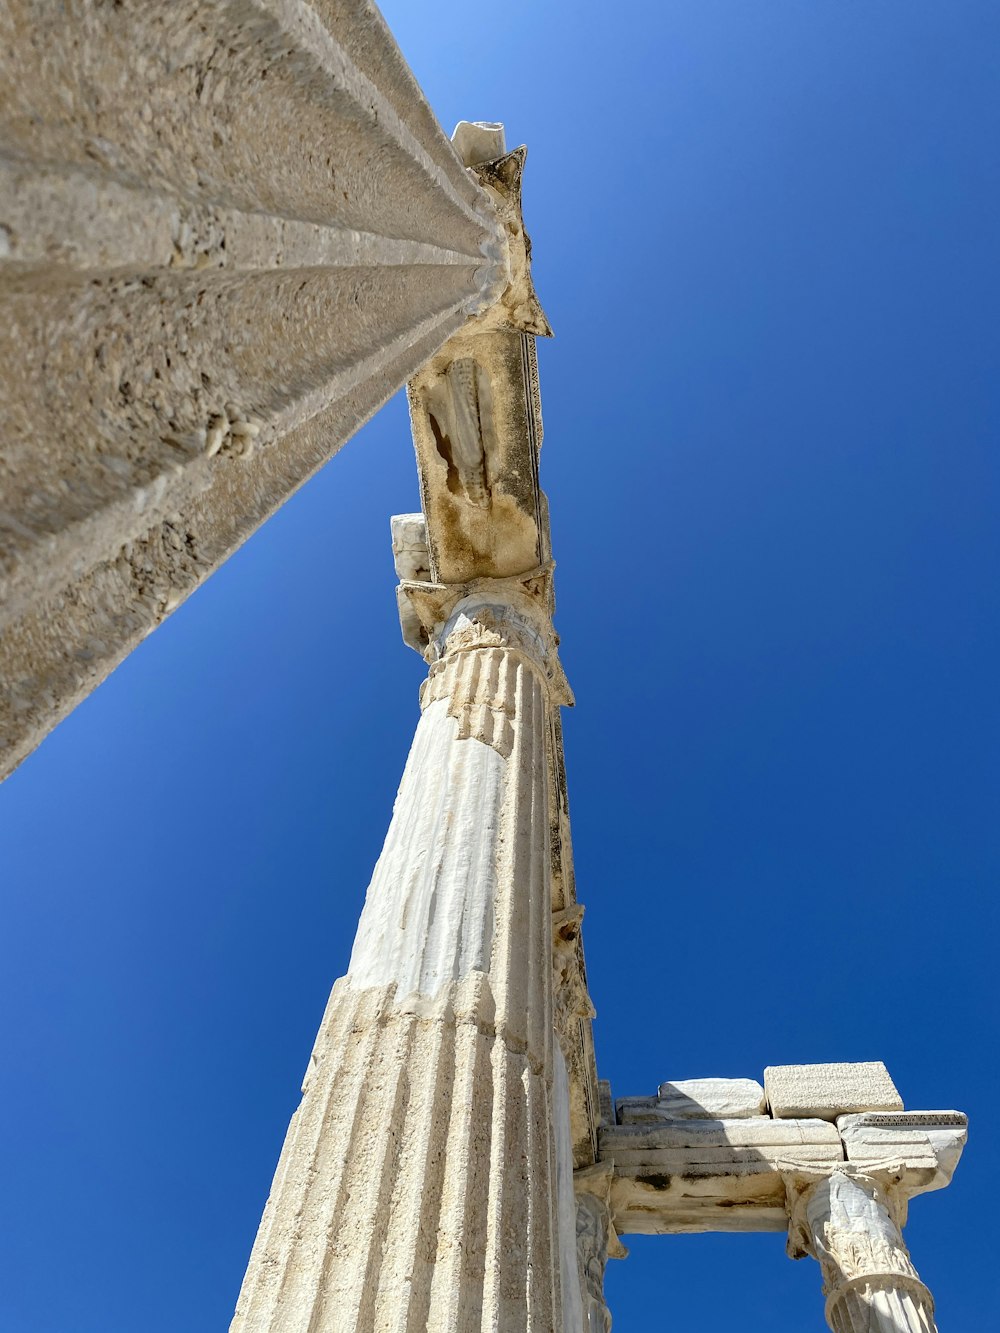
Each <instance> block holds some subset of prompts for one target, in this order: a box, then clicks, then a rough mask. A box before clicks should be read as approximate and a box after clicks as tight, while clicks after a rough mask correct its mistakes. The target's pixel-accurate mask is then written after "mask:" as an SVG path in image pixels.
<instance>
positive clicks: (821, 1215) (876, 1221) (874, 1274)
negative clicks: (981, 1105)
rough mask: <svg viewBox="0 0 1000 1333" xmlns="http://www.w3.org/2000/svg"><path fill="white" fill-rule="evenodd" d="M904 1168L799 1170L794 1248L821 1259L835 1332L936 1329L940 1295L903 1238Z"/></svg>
mask: <svg viewBox="0 0 1000 1333" xmlns="http://www.w3.org/2000/svg"><path fill="white" fill-rule="evenodd" d="M902 1174H903V1172H902V1168H900V1169H899V1170H895V1169H894V1168H893V1165H892V1164H886V1165H885V1166H883V1167H882V1168H871V1169H869V1168H865V1169H864V1170H859V1169H857V1168H855V1167H852V1166H850V1164H847V1163H845V1164H844V1166H843V1167H839V1168H837V1169H836V1170H834V1171H833V1172H831V1173H830V1174H822V1175H819V1176H818V1178H817V1176H816V1175H813V1174H812V1173H806V1172H801V1171H799V1172H795V1173H794V1174H793V1176H792V1179H791V1180H790V1182H789V1184H788V1189H789V1198H790V1214H791V1225H790V1228H789V1254H791V1256H792V1257H793V1258H801V1257H802V1256H803V1255H804V1254H811V1255H812V1256H813V1258H815V1259H817V1260H818V1261H819V1265H820V1269H821V1271H822V1274H823V1292H824V1294H825V1296H826V1320H827V1323H828V1324H829V1325H830V1327H831V1329H833V1333H936V1329H937V1325H936V1323H935V1322H934V1301H933V1299H932V1297H931V1293H930V1292H929V1291H928V1289H927V1287H926V1286H925V1285H924V1283H923V1282H921V1280H920V1278H919V1276H918V1274H917V1270H916V1269H915V1268H914V1266H913V1263H912V1262H911V1260H910V1254H909V1251H908V1250H907V1248H906V1245H905V1244H904V1242H903V1235H902V1230H901V1227H902V1223H903V1221H904V1219H905V1211H904V1209H905V1200H904V1199H903V1198H902V1196H901V1195H900V1194H899V1192H898V1191H897V1190H896V1189H895V1188H894V1187H895V1186H897V1185H898V1183H899V1181H900V1179H901V1176H902Z"/></svg>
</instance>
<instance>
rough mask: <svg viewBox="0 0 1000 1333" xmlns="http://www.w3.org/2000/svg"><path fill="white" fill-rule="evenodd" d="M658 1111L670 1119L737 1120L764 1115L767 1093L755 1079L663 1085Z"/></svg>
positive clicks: (726, 1079)
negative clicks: (765, 1094) (765, 1093)
mask: <svg viewBox="0 0 1000 1333" xmlns="http://www.w3.org/2000/svg"><path fill="white" fill-rule="evenodd" d="M657 1104H658V1107H659V1109H660V1110H661V1111H662V1112H663V1114H664V1115H667V1116H670V1117H671V1118H675V1119H676V1118H678V1117H685V1118H686V1117H692V1118H694V1119H708V1120H735V1119H740V1118H742V1117H744V1116H752V1115H764V1113H765V1112H764V1089H763V1088H762V1087H761V1085H760V1084H759V1083H758V1082H756V1080H755V1079H752V1078H691V1079H684V1080H682V1081H680V1082H676V1083H661V1084H660V1087H659V1095H658V1098H657Z"/></svg>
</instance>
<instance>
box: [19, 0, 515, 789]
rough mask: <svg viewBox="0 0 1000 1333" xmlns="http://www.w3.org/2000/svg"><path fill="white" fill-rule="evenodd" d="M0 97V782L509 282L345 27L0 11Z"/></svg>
mask: <svg viewBox="0 0 1000 1333" xmlns="http://www.w3.org/2000/svg"><path fill="white" fill-rule="evenodd" d="M0 85H2V87H3V90H4V91H3V96H2V98H0V140H2V143H3V151H2V154H0V315H2V318H0V353H2V358H3V365H4V382H5V388H6V391H5V393H4V395H3V397H2V399H0V676H2V677H3V680H4V685H5V688H4V691H3V692H2V696H0V776H2V775H3V774H5V773H6V772H7V771H9V769H10V768H12V767H13V766H14V765H16V764H17V763H18V762H19V761H20V760H21V759H22V758H23V757H24V756H25V755H26V754H27V753H29V752H30V750H31V749H32V748H33V747H34V746H35V745H37V744H38V742H39V741H40V740H41V738H42V737H43V736H44V735H45V734H46V732H47V731H48V730H49V729H50V728H51V727H52V726H53V725H54V724H55V723H56V722H57V721H58V720H59V719H60V718H61V717H62V716H63V715H64V714H65V713H66V712H68V711H69V709H71V708H72V707H74V705H75V704H76V703H77V702H79V700H80V699H81V698H83V697H84V696H85V695H86V694H87V693H88V692H89V691H90V690H91V689H93V688H94V686H95V685H97V684H98V683H99V682H100V681H101V680H102V679H103V678H104V677H105V676H106V675H107V674H108V672H109V671H111V670H112V669H113V668H114V666H115V665H116V664H117V663H118V662H120V661H121V659H122V658H123V657H124V656H125V655H126V654H127V653H128V652H129V651H130V650H131V649H132V648H133V647H134V646H135V645H136V644H137V643H138V642H139V641H140V640H141V639H142V638H143V637H144V636H145V635H147V634H148V633H150V631H151V630H153V629H154V628H155V627H156V626H157V625H158V624H160V623H161V622H162V620H163V619H164V618H165V617H166V616H168V615H169V614H170V613H171V612H172V611H173V610H174V609H175V608H176V607H177V606H178V605H179V603H180V602H181V601H183V600H184V599H185V598H186V597H187V596H188V595H189V594H190V593H191V591H192V590H193V589H194V588H195V587H197V585H198V584H199V583H200V582H201V581H202V580H203V579H204V578H206V577H207V576H208V575H209V574H210V573H211V572H212V570H213V569H215V568H216V567H217V566H218V565H219V564H220V563H221V562H222V561H223V560H225V559H226V557H227V556H228V555H229V554H230V553H231V552H232V551H233V550H234V549H235V548H236V547H237V546H239V545H240V543H241V542H243V541H244V540H245V539H246V538H247V537H248V536H249V535H250V534H251V533H252V532H253V531H254V530H255V529H256V528H257V527H258V526H259V524H260V523H262V522H263V521H264V520H265V519H266V518H267V517H268V515H270V514H271V513H272V512H273V511H274V510H275V509H276V508H277V507H278V506H279V505H280V504H281V503H282V502H283V501H284V500H285V499H287V498H288V496H289V495H290V494H291V493H292V492H293V491H294V490H295V489H296V488H297V487H298V486H300V485H301V484H302V483H303V482H304V481H305V480H306V479H307V478H308V477H309V476H311V475H312V474H313V473H314V472H315V471H316V470H317V468H319V467H320V466H322V464H323V463H325V462H326V461H327V460H328V459H329V458H330V457H331V456H332V455H333V454H334V453H335V452H336V451H337V449H338V448H339V447H340V445H341V444H342V443H343V441H344V440H345V439H347V438H348V437H349V436H350V435H351V434H352V433H353V432H354V431H355V430H356V429H357V428H358V426H360V425H361V423H362V422H363V421H365V420H366V419H367V418H368V417H369V416H370V415H371V414H372V413H373V412H374V411H375V410H376V408H378V407H379V406H380V405H381V404H382V403H383V402H384V401H385V400H386V399H387V398H388V397H389V396H390V395H391V394H392V393H393V392H394V391H395V390H396V389H397V388H399V387H400V385H401V384H402V383H403V382H404V381H405V380H406V379H407V378H408V377H409V376H410V375H412V374H413V373H414V371H415V370H416V369H417V368H418V367H419V366H421V365H422V364H423V363H424V362H426V361H427V359H428V358H429V357H430V356H431V355H432V354H433V353H434V352H435V351H436V350H437V349H438V348H439V347H440V346H441V344H442V343H443V342H444V341H445V339H446V338H448V337H449V336H450V335H451V334H452V333H454V332H455V331H456V330H458V329H460V328H461V327H462V326H463V325H464V323H465V321H466V319H467V317H468V316H469V314H470V312H474V311H478V310H482V309H484V308H485V307H486V306H488V305H489V304H490V303H491V302H493V301H495V300H496V299H497V298H498V297H499V296H500V295H501V294H502V292H503V290H504V289H505V288H506V286H507V285H508V284H509V277H510V255H509V253H508V247H507V241H506V235H507V231H506V225H505V223H504V222H503V221H502V220H501V219H500V218H499V216H498V214H497V211H496V209H495V207H494V206H493V203H492V202H491V194H490V192H489V190H486V189H483V188H482V187H481V186H480V185H479V184H478V183H477V181H475V180H474V179H473V178H471V177H470V175H469V173H468V172H467V170H466V168H465V166H464V165H463V163H462V162H461V161H460V160H459V158H458V156H457V155H456V153H455V151H454V150H453V149H452V147H451V146H450V144H449V143H448V140H447V139H446V138H445V136H444V135H443V133H442V132H441V129H440V127H439V126H438V124H437V122H436V121H435V119H434V117H433V115H432V113H431V112H430V110H429V108H428V106H427V103H426V101H425V100H424V98H423V95H422V93H421V92H420V89H419V88H418V86H417V85H416V83H415V81H414V79H413V77H412V75H411V73H410V71H409V70H408V68H407V66H406V64H405V62H404V61H403V59H402V57H401V55H400V53H399V51H398V49H397V48H396V45H395V43H394V42H393V40H392V37H391V35H390V34H389V32H388V30H387V29H386V27H385V24H384V22H383V21H382V19H381V16H380V15H379V13H378V11H377V10H376V9H375V7H374V6H373V5H372V4H369V3H366V0H346V2H345V3H337V4H333V3H330V0H318V2H317V3H313V4H306V3H304V0H283V3H277V2H276V0H241V3H233V4H225V5H212V6H207V7H206V6H197V5H184V4H158V3H151V2H150V0H139V2H138V3H133V4H128V5H112V4H103V3H99V0H81V3H79V4H76V5H73V6H70V7H69V8H67V7H65V6H53V5H51V4H46V3H44V0H13V2H12V3H10V4H7V5H4V6H2V7H0ZM522 248H523V247H522ZM518 262H520V258H519V261H518Z"/></svg>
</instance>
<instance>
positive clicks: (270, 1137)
mask: <svg viewBox="0 0 1000 1333" xmlns="http://www.w3.org/2000/svg"><path fill="white" fill-rule="evenodd" d="M384 11H385V13H386V17H387V18H388V21H389V23H390V26H391V27H392V29H393V31H394V32H395V34H396V37H397V40H398V41H399V43H400V46H401V47H402V50H403V52H404V54H405V55H406V56H407V58H408V59H409V61H410V63H411V65H412V66H413V68H414V70H415V72H416V74H417V76H418V78H419V79H420V81H421V83H422V85H423V87H424V88H425V90H426V92H427V95H428V97H429V100H430V102H431V104H432V105H433V106H434V108H435V110H436V111H437V113H438V115H439V117H440V119H441V121H442V122H443V124H444V125H445V127H446V129H447V130H448V131H449V132H450V130H451V127H452V125H453V124H454V122H455V121H456V120H458V119H460V118H463V117H464V118H469V119H502V120H504V121H506V123H507V126H508V142H509V143H510V144H511V145H515V144H518V143H521V142H526V143H527V144H528V145H529V161H528V167H527V177H526V212H527V218H528V225H529V228H530V230H531V232H532V234H533V238H534V242H535V259H536V267H535V273H536V280H537V286H538V289H539V292H540V294H541V297H542V300H543V302H544V305H545V308H546V310H547V312H548V314H549V317H550V319H551V321H552V324H553V326H554V328H555V330H556V334H557V337H556V339H555V340H554V341H553V342H552V343H551V344H547V345H544V346H542V347H541V348H540V360H541V373H542V391H543V403H544V415H545V425H546V438H545V447H544V451H543V457H542V471H543V484H544V486H545V488H546V490H547V492H548V494H549V497H550V502H551V508H552V526H553V539H554V546H555V553H556V557H557V560H558V562H559V569H558V575H557V579H558V584H557V587H558V596H559V607H558V627H559V630H560V632H561V634H562V636H563V645H564V661H565V665H566V668H567V671H568V673H569V676H570V679H571V681H572V683H573V686H574V688H575V691H576V696H577V701H578V703H577V707H576V709H575V710H574V711H572V712H571V713H569V714H568V715H567V716H566V718H565V730H566V749H567V759H568V764H569V775H570V795H571V801H572V811H573V820H574V823H573V827H574V841H575V848H576V858H577V874H578V881H579V893H580V898H581V900H582V901H583V902H584V903H585V904H586V906H587V917H586V922H585V940H586V945H587V958H588V966H589V974H590V980H591V987H592V991H593V997H594V1001H595V1003H596V1005H597V1009H598V1015H599V1016H598V1020H597V1023H596V1028H595V1031H596V1040H597V1050H598V1061H599V1066H600V1070H601V1073H602V1074H603V1075H604V1076H605V1077H607V1078H610V1079H611V1081H612V1084H613V1088H614V1092H615V1094H616V1095H619V1096H621V1095H626V1094H640V1093H650V1092H652V1091H653V1090H654V1089H655V1087H656V1085H657V1084H658V1083H659V1082H660V1081H662V1080H665V1079H672V1078H684V1077H692V1076H697V1075H727V1076H739V1075H750V1076H754V1077H759V1076H760V1073H761V1071H762V1070H763V1068H764V1066H765V1065H766V1064H779V1063H789V1062H796V1061H820V1060H867V1059H884V1060H885V1061H886V1063H887V1064H888V1066H889V1069H890V1071H891V1072H892V1074H893V1075H894V1077H895V1080H896V1082H897V1084H898V1086H899V1088H900V1091H901V1092H902V1094H903V1097H904V1099H905V1100H906V1103H907V1105H908V1106H911V1107H914V1108H939V1107H952V1106H955V1107H958V1108H961V1109H963V1110H967V1111H968V1112H969V1113H970V1115H971V1116H972V1141H971V1144H970V1147H969V1148H968V1150H967V1153H966V1157H965V1160H964V1161H963V1163H962V1165H961V1167H960V1168H959V1172H958V1175H957V1177H956V1180H955V1183H954V1184H953V1186H952V1187H951V1188H950V1189H949V1190H947V1191H945V1192H944V1193H942V1194H938V1195H931V1196H928V1197H926V1198H923V1199H918V1200H917V1201H916V1202H915V1203H914V1205H913V1208H912V1212H911V1222H910V1226H909V1228H908V1239H909V1242H910V1245H911V1248H912V1250H913V1254H914V1259H915V1261H916V1263H917V1266H918V1268H919V1269H920V1271H921V1272H922V1274H923V1275H924V1276H925V1278H926V1279H927V1281H928V1282H929V1284H930V1285H931V1287H932V1289H933V1290H934V1292H935V1294H936V1296H937V1299H938V1306H939V1313H940V1319H941V1324H942V1328H943V1329H944V1331H945V1333H958V1331H959V1330H963V1329H969V1330H971V1329H985V1328H986V1327H987V1326H988V1325H989V1324H990V1323H991V1321H992V1320H993V1319H995V1317H996V1306H995V1287H996V1280H995V1277H994V1275H993V1274H994V1272H995V1266H996V1259H995V1241H994V1237H993V1231H994V1228H993V1227H992V1225H991V1224H990V1218H991V1217H992V1214H993V1213H994V1211H995V1207H996V1200H995V1189H996V1185H995V1181H996V1174H997V1173H996V1167H997V1159H998V1155H1000V1154H998V1147H997V1134H996V1121H995V1111H996V1107H997V1105H998V1098H1000V1088H998V1086H997V1077H996V1075H997V1066H998V1059H1000V1056H998V1051H997V1041H996V1035H997V1024H996V1019H997V1003H996V974H997V971H998V961H997V929H996V928H997V907H996V887H997V869H998V860H1000V857H998V843H997V838H996V826H995V811H996V800H997V796H998V793H1000V774H998V763H997V759H998V734H997V733H998V728H997V720H998V719H997V707H996V693H997V680H998V679H1000V670H998V667H1000V663H998V660H997V659H998V651H997V650H998V639H1000V636H998V627H997V620H996V607H995V591H994V590H995V584H996V576H997V571H998V549H997V546H998V542H997V521H996V507H997V498H998V497H997V491H998V486H997V482H998V471H997V461H996V449H997V400H996V387H997V385H996V380H997V371H998V360H1000V357H998V339H997V307H998V294H1000V293H998V290H997V289H998V267H997V236H998V234H1000V216H998V214H1000V208H998V197H1000V191H998V159H997V141H998V129H1000V80H998V73H997V55H998V42H1000V7H998V6H997V5H996V3H995V0H983V2H982V3H975V2H973V0H936V2H935V3H928V2H927V0H867V2H864V0H671V2H661V3H659V4H655V5H654V4H649V5H642V4H638V3H629V2H628V0H624V2H623V3H620V4H617V5H608V4H606V3H603V4H597V3H591V2H590V0H587V2H586V3H574V4H572V5H570V4H556V3H545V2H543V0H533V2H532V3H528V2H527V0H509V2H508V3H505V4H497V5H492V6H487V5H470V4H468V3H467V2H463V3H461V4H459V3H457V0H455V2H454V3H452V2H451V0H425V2H422V3H416V2H415V0H387V3H386V4H385V5H384ZM417 503H418V502H417V493H416V484H415V469H414V465H413V459H412V453H411V445H410V441H409V434H408V429H407V424H406V417H405V409H404V405H403V403H402V402H401V401H400V400H399V399H396V400H394V401H393V402H392V403H391V404H390V405H389V406H388V407H387V408H386V409H385V411H384V412H383V413H382V414H381V415H380V416H379V417H378V418H377V419H376V420H375V421H374V422H373V423H372V424H370V425H369V426H368V427H366V428H365V429H364V430H363V431H362V432H361V433H360V434H359V435H358V436H357V437H356V438H355V439H354V440H352V441H351V442H350V443H349V444H348V445H347V446H346V447H345V448H344V450H343V451H342V453H341V454H340V455H339V456H338V457H337V458H336V459H335V460H334V461H333V462H332V463H331V464H330V465H329V467H328V468H326V469H325V471H324V472H323V473H322V474H321V475H320V476H319V477H317V478H316V479H315V480H314V481H313V482H312V483H310V484H309V485H308V486H307V487H306V488H305V489H304V490H303V491H302V492H301V493H300V494H299V495H298V496H296V497H295V499H294V500H292V501H291V502H290V503H289V504H288V505H287V506H286V507H285V508H284V510H282V512H281V513H279V514H278V515H277V517H276V518H274V519H273V520H272V521H271V522H270V523H269V524H268V525H267V526H266V527H265V528H264V529H263V530H262V531H261V532H260V533H258V534H257V536H255V537H254V538H253V539H252V540H251V541H250V542H249V543H248V544H247V546H246V547H244V549H243V550H242V551H240V552H239V553H238V555H237V556H235V557H234V558H233V559H232V560H231V561H230V562H229V563H228V564H227V565H226V566H225V567H224V568H223V569H222V570H221V571H220V572H219V573H218V574H216V575H215V576H214V578H213V579H212V580H210V582H209V583H208V584H207V585H206V586H205V587H204V588H203V589H202V590H201V591H200V592H198V593H197V594H196V595H195V596H194V597H193V598H192V599H191V600H190V601H189V602H188V603H187V604H186V605H185V606H184V607H182V608H181V609H180V610H179V611H178V612H177V613H176V614H175V615H174V616H173V618H172V619H171V620H170V621H169V622H168V623H167V624H166V625H165V626H164V627H163V628H161V629H160V630H159V631H157V633H156V634H155V635H154V636H153V637H152V638H151V639H150V640H148V641H147V642H146V643H144V644H143V645H142V647H141V648H139V649H138V650H137V651H136V652H135V653H134V654H133V655H132V657H131V658H130V659H129V660H128V661H127V662H126V663H125V665H124V666H122V667H121V668H120V669H119V670H118V671H117V672H116V673H115V675H114V676H113V677H112V678H111V679H110V680H109V681H108V682H107V683H106V684H105V685H104V686H103V687H102V688H101V689H99V690H98V691H97V693H96V694H95V695H94V696H93V697H92V698H90V699H89V700H88V701H87V702H86V703H85V704H83V705H82V706H81V707H80V708H79V709H78V710H77V711H76V712H75V713H74V714H73V716H72V717H71V718H70V719H69V720H68V721H67V722H65V723H63V725H62V726H61V727H60V728H59V729H58V730H57V731H56V732H55V733H54V735H53V736H52V737H51V738H50V739H49V740H47V741H46V742H45V743H44V745H43V746H42V747H41V749H40V750H39V751H38V752H37V753H36V754H35V755H34V756H33V757H32V758H31V759H29V760H28V761H27V763H25V764H24V766H23V767H22V768H21V769H20V770H19V771H18V772H17V774H16V775H15V776H14V777H13V778H12V779H10V781H9V782H8V783H7V784H6V785H5V786H4V787H3V788H2V789H0V857H2V875H3V887H4V911H3V931H2V945H0V947H2V957H0V1002H2V1004H3V1011H4V1014H5V1022H4V1055H3V1063H2V1079H3V1095H2V1097H0V1144H2V1152H3V1155H4V1157H5V1159H6V1160H5V1164H4V1166H3V1182H4V1192H5V1196H6V1197H5V1203H4V1212H5V1216H6V1226H5V1227H4V1243H3V1245H2V1246H0V1333H218V1330H224V1329H225V1328H226V1326H227V1323H228V1320H229V1317H230V1314H231V1311H232V1307H233V1304H234V1302H235V1298H236V1293H237V1290H238V1288H239V1283H240V1279H241V1277H242V1273H243V1268H244V1266H245V1262H246V1258H247V1255H248V1253H249V1249H250V1245H251V1242H252V1239H253V1236H254V1233H255V1230H256V1226H257V1222H258V1219H259V1215H260V1210H261V1207H262V1205H263V1202H264V1199H265V1197H266V1194H267V1190H268V1185H269V1182H270V1178H271V1173H272V1171H273V1168H274V1165H275V1162H276V1160H277V1156H278V1152H279V1149H280V1146H281V1141H282V1138H283V1135H284V1131H285V1127H286V1124H287V1121H288V1118H289V1116H290V1115H291V1113H292V1111H293V1110H294V1108H295V1105H296V1102H297V1098H298V1085H299V1080H300V1078H301V1075H302V1073H303V1070H304V1068H305V1064H306V1060H307V1057H308V1053H309V1050H310V1047H311V1044H312V1040H313V1036H314V1033H315V1030H316V1028H317V1026H318V1022H319V1019H320V1015H321V1013H322V1010H323V1006H324V1003H325V1000H326V996H327V993H328V991H329V989H330V986H331V984H332V982H333V980H334V978H335V977H337V976H338V975H339V974H341V973H342V972H343V971H344V970H345V968H346V964H347V959H348V954H349V950H350V944H351V939H352V936H353V931H354V925H355V922H356V920H357V916H358V913H359V910H360V906H361V901H362V897H363V894H364V889H365V886H366V884H367V881H368V877H369V874H370V871H371V868H372V865H373V864H374V861H375V858H376V856H377V854H378V851H379V847H380V844H381V840H382V836H383V834H384V831H385V828H386V826H387V823H388V819H389V813H390V809H391V804H392V799H393V795H394V793H395V788H396V784H397V782H398V779H399V775H400V773H401V771H402V766H403V762H404V759H405V756H406V751H407V748H408V745H409V739H410V736H411V734H412V730H413V727H414V725H415V722H416V718H417V687H418V684H419V681H420V679H421V677H422V674H423V667H422V664H421V663H420V661H419V659H418V658H417V657H416V656H415V655H414V654H413V653H411V652H409V650H407V649H406V648H404V646H403V645H402V643H401V641H400V638H399V631H398V625H397V621H396V612H395V604H394V595H393V586H394V576H393V572H392V560H391V553H390V542H389V524H388V520H389V515H390V514H391V513H394V512H405V511H408V510H412V509H414V508H416V507H417ZM991 1177H992V1180H991ZM632 1251H633V1252H632V1256H631V1258H630V1259H628V1260H627V1261H625V1262H624V1263H617V1264H612V1265H611V1266H610V1271H609V1281H608V1287H609V1293H610V1300H611V1302H612V1305H613V1308H614V1313H615V1333H646V1330H650V1329H658V1328H661V1327H662V1328H671V1329H672V1328H676V1329H683V1330H693V1331H696V1333H732V1330H734V1329H736V1328H737V1327H738V1328H739V1329H740V1330H741V1333H775V1330H788V1331H789V1333H791V1331H792V1330H795V1333H805V1331H806V1330H816V1333H819V1330H821V1329H822V1328H823V1314H822V1299H821V1296H820V1279H819V1273H818V1269H817V1268H816V1266H815V1265H814V1264H812V1263H811V1262H810V1261H804V1262H802V1263H798V1264H792V1263H790V1262H789V1261H788V1260H787V1259H786V1258H785V1257H784V1254H783V1242H782V1238H781V1237H779V1236H742V1237H739V1236H737V1237H726V1236H695V1237H679V1238H651V1239H648V1240H645V1241H643V1240H638V1241H636V1243H635V1244H634V1245H633V1246H632Z"/></svg>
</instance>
